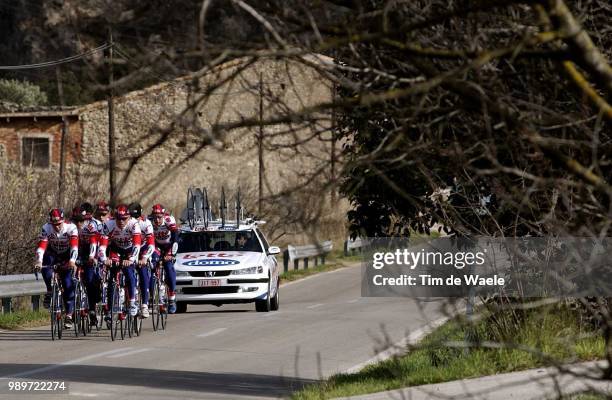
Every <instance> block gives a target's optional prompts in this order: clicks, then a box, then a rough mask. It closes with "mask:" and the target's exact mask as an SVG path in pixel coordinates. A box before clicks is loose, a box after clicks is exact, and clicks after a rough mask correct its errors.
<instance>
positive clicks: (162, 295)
mask: <svg viewBox="0 0 612 400" xmlns="http://www.w3.org/2000/svg"><path fill="white" fill-rule="evenodd" d="M167 318H168V288H167V287H166V283H165V282H164V281H162V280H160V284H159V321H160V323H161V328H162V330H165V329H166V320H167Z"/></svg>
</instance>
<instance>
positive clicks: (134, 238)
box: [98, 218, 141, 262]
mask: <svg viewBox="0 0 612 400" xmlns="http://www.w3.org/2000/svg"><path fill="white" fill-rule="evenodd" d="M140 244H141V231H140V224H139V223H138V221H137V220H136V219H134V218H130V219H128V220H127V222H126V224H125V226H124V227H123V229H120V228H119V227H118V226H117V221H116V220H115V219H109V220H108V221H106V222H105V223H104V224H102V234H101V236H100V249H99V251H98V257H99V258H100V260H101V261H104V260H106V247H107V246H109V245H112V246H116V247H118V248H119V249H122V250H131V251H132V254H131V256H130V261H132V262H135V261H136V260H137V259H138V253H139V251H140Z"/></svg>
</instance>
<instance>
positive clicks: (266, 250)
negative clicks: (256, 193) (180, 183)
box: [175, 189, 280, 312]
mask: <svg viewBox="0 0 612 400" xmlns="http://www.w3.org/2000/svg"><path fill="white" fill-rule="evenodd" d="M204 192H205V191H204ZM194 193H195V195H194V196H195V197H196V200H195V201H193V202H191V203H189V200H188V210H189V209H190V208H194V207H196V212H194V213H193V214H192V215H191V216H188V217H187V218H186V219H187V220H188V223H187V224H182V225H181V227H180V228H179V239H178V250H177V254H176V263H175V269H176V301H177V309H178V310H181V311H183V312H184V311H186V309H187V305H188V304H213V305H216V306H220V305H222V304H229V303H253V302H254V303H255V309H256V310H257V311H259V312H268V311H276V310H278V308H279V284H280V278H279V265H278V262H277V260H276V257H275V256H276V255H277V254H279V253H280V248H278V247H276V246H270V245H269V244H268V241H267V240H266V237H265V236H264V234H263V233H262V232H261V230H260V229H259V226H260V225H262V224H263V223H264V222H263V221H256V220H254V219H242V218H240V215H241V213H242V209H241V208H240V206H239V204H240V201H239V200H238V201H237V204H238V206H237V212H236V219H235V220H232V221H227V220H225V218H224V217H223V205H224V203H225V199H224V197H225V196H224V195H223V199H222V202H221V205H222V206H221V207H220V208H221V211H220V213H221V215H222V218H219V219H213V218H212V213H210V210H208V199H207V198H206V197H205V198H204V199H205V200H204V201H203V202H202V201H200V202H198V198H200V199H201V197H200V196H201V194H202V191H200V190H199V189H198V190H197V191H196V192H194ZM189 198H190V197H188V199H189ZM200 205H203V206H202V209H203V210H204V211H203V213H204V214H202V213H200V214H199V215H200V217H201V216H202V215H204V217H202V218H200V217H195V215H198V212H197V211H198V209H199V207H200ZM190 206H191V207H190Z"/></svg>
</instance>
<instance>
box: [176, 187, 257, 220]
mask: <svg viewBox="0 0 612 400" xmlns="http://www.w3.org/2000/svg"><path fill="white" fill-rule="evenodd" d="M234 205H235V220H229V219H228V218H227V217H228V215H227V200H226V197H225V187H223V186H222V187H221V197H220V199H219V214H218V215H219V218H215V216H214V214H213V213H212V207H211V206H210V201H209V199H208V191H207V190H206V188H202V189H199V188H194V187H193V186H192V187H189V189H187V208H186V209H185V211H184V212H183V215H184V217H185V218H183V223H184V222H185V220H186V222H187V224H188V225H189V228H190V229H192V230H193V229H195V228H196V227H197V228H198V230H201V229H204V230H208V229H209V227H211V228H213V227H214V229H219V228H220V229H240V226H241V225H257V224H260V225H261V224H264V223H265V221H257V220H256V219H255V218H254V217H252V216H251V217H247V218H246V219H245V218H244V207H243V206H242V196H241V192H240V188H239V189H238V191H237V192H236V197H235V203H234Z"/></svg>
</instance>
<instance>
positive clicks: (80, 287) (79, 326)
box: [72, 261, 91, 337]
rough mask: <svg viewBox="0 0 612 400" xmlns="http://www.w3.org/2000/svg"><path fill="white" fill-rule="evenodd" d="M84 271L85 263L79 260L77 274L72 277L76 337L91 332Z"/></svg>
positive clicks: (73, 318)
mask: <svg viewBox="0 0 612 400" xmlns="http://www.w3.org/2000/svg"><path fill="white" fill-rule="evenodd" d="M83 273H84V272H83V264H82V263H81V262H79V261H77V270H76V274H75V275H74V276H73V278H72V280H73V282H74V313H73V317H72V320H73V323H74V325H73V326H74V334H75V336H76V337H79V334H82V335H83V336H87V332H88V331H89V332H91V328H90V326H89V319H88V316H89V310H88V309H89V300H88V299H87V290H85V285H84V284H83Z"/></svg>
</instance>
